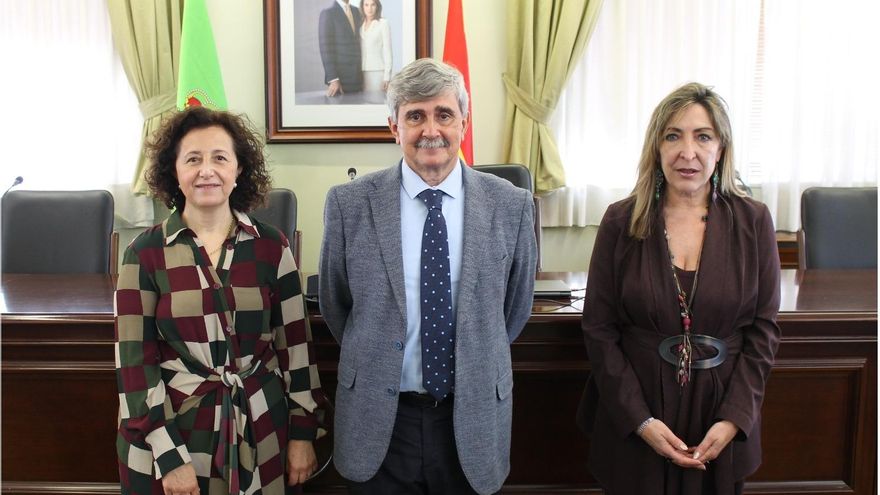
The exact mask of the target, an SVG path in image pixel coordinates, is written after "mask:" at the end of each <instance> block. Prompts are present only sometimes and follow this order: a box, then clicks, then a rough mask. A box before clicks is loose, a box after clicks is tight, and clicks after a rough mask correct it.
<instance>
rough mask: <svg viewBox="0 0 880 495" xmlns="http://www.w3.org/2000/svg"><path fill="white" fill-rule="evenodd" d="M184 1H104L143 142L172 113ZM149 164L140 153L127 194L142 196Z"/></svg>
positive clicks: (144, 190) (142, 153) (174, 100)
mask: <svg viewBox="0 0 880 495" xmlns="http://www.w3.org/2000/svg"><path fill="white" fill-rule="evenodd" d="M183 1H184V0H110V1H109V2H107V6H108V8H109V11H110V25H111V26H112V30H113V44H114V45H115V46H116V50H117V51H118V52H119V55H120V58H121V59H122V66H123V67H124V69H125V74H126V75H127V76H128V81H129V83H131V87H132V89H134V92H135V95H136V96H137V99H138V102H140V108H141V113H142V114H143V116H144V129H143V132H142V135H141V138H142V139H141V141H142V142H143V140H144V139H146V138H147V137H148V136H150V135H151V134H152V133H153V132H154V131H155V130H156V129H157V128H158V127H159V124H160V123H161V121H162V116H163V115H164V114H165V113H166V112H169V111H172V110H175V109H176V105H175V103H176V99H177V69H178V57H179V55H180V24H181V13H182V12H183ZM148 166H149V162H148V160H147V158H146V156H144V149H143V146H142V147H141V152H140V156H139V157H138V165H137V169H136V170H135V177H134V179H133V180H132V186H131V189H132V192H133V193H135V194H147V193H148V192H149V189H148V188H147V185H146V182H145V181H144V171H145V170H146V169H147V167H148Z"/></svg>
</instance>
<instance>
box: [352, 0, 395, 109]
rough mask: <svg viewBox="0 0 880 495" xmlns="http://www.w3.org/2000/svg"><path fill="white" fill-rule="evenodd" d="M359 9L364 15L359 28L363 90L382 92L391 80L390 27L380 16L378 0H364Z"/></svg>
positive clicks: (380, 7) (380, 3)
mask: <svg viewBox="0 0 880 495" xmlns="http://www.w3.org/2000/svg"><path fill="white" fill-rule="evenodd" d="M361 11H362V12H363V15H364V23H363V24H361V29H360V35H361V70H363V73H364V91H382V92H384V91H385V90H387V89H388V81H390V80H391V63H392V61H391V27H390V26H389V25H388V20H387V19H384V18H383V17H382V2H381V1H380V0H364V1H363V2H362V3H361Z"/></svg>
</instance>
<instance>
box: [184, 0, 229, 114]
mask: <svg viewBox="0 0 880 495" xmlns="http://www.w3.org/2000/svg"><path fill="white" fill-rule="evenodd" d="M180 38H181V40H180V70H179V72H178V75H177V109H178V110H183V109H184V108H186V107H191V106H197V105H201V106H204V107H207V108H212V109H214V110H226V109H227V108H228V107H227V105H226V93H225V92H224V91H223V76H222V75H221V74H220V62H218V61H217V48H216V47H215V46H214V33H213V31H212V30H211V19H210V18H209V17H208V9H207V7H205V0H186V3H185V4H184V7H183V27H182V28H181V34H180Z"/></svg>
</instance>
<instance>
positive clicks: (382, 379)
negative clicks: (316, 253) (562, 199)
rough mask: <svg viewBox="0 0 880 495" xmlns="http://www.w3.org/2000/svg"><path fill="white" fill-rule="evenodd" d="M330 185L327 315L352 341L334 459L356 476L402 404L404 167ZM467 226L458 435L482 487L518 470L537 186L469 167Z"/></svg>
mask: <svg viewBox="0 0 880 495" xmlns="http://www.w3.org/2000/svg"><path fill="white" fill-rule="evenodd" d="M401 166H406V165H404V164H403V163H402V162H401V163H399V164H398V165H395V166H393V167H390V168H388V169H385V170H382V171H379V172H376V173H373V174H369V175H366V176H364V177H362V178H359V179H357V180H355V181H352V182H349V183H346V184H344V185H340V186H336V187H334V188H332V189H331V190H330V191H329V192H328V193H327V202H326V205H325V212H324V242H323V246H322V249H321V263H320V279H319V280H320V305H321V313H322V314H323V315H324V318H325V320H326V322H327V325H328V326H329V327H330V331H331V332H332V333H333V336H334V337H335V338H336V340H337V341H338V342H339V344H340V347H341V349H342V352H341V355H340V357H339V376H338V378H339V385H338V387H337V390H336V421H335V425H334V426H335V432H334V437H335V445H334V457H333V459H334V462H335V464H336V468H337V470H338V471H339V473H340V474H342V476H344V477H346V478H348V479H350V480H353V481H366V480H368V479H370V478H371V477H373V475H375V474H376V472H377V471H378V470H379V466H380V465H381V464H382V461H383V460H384V459H385V454H386V452H387V450H388V445H389V442H390V440H391V431H392V428H393V427H394V421H395V416H396V413H397V395H398V388H399V386H400V375H401V369H402V366H403V350H402V349H399V348H398V345H397V344H398V343H399V342H404V341H405V338H404V336H405V334H406V296H405V290H404V280H403V261H402V254H401V233H400V180H401V179H400V177H401V175H400V174H401V172H400V170H401V169H400V167H401ZM462 179H463V184H464V191H465V194H464V211H465V213H464V234H463V237H464V238H463V246H462V264H461V278H460V282H459V287H458V296H457V297H458V306H457V313H456V342H455V382H456V383H455V402H454V424H455V442H456V445H457V448H458V455H459V458H460V460H461V465H462V468H463V470H464V473H465V475H466V476H467V479H468V481H469V482H470V484H471V486H473V488H474V489H475V490H476V491H477V492H479V493H492V492H495V491H498V490H499V489H500V488H501V485H502V483H503V482H504V480H505V478H506V477H507V474H508V473H509V471H510V459H509V453H510V430H511V403H512V397H511V392H512V390H513V375H512V372H511V366H510V343H511V342H513V340H514V339H515V338H516V337H517V336H518V335H519V333H520V332H521V331H522V328H523V326H524V325H525V323H526V321H527V320H528V318H529V314H530V312H531V307H532V293H533V288H534V278H535V262H536V260H535V256H536V245H535V232H534V205H533V202H532V198H531V194H530V193H529V192H528V191H526V190H524V189H519V188H516V187H514V186H513V185H512V184H510V183H509V182H507V181H506V180H504V179H499V178H498V177H495V176H492V175H489V174H485V173H481V172H476V171H474V170H472V169H470V168H468V167H463V177H462Z"/></svg>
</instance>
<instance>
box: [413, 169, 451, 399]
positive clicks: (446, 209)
mask: <svg viewBox="0 0 880 495" xmlns="http://www.w3.org/2000/svg"><path fill="white" fill-rule="evenodd" d="M462 166H463V165H461V163H459V165H458V166H457V167H455V168H454V169H453V170H452V172H450V173H449V175H448V176H447V177H446V180H444V181H443V182H441V183H440V184H439V185H438V186H437V187H434V188H431V186H429V185H428V184H426V183H425V181H423V180H422V178H421V177H419V176H418V174H416V173H415V172H413V170H412V169H411V168H409V166H408V165H407V164H406V162H405V161H403V160H401V162H400V168H401V174H400V175H401V181H400V241H401V247H402V250H403V280H404V284H405V286H406V342H405V345H404V348H403V373H402V374H401V377H400V391H401V392H420V393H425V392H426V391H425V388H424V386H423V385H422V341H421V337H420V335H419V322H420V321H421V304H419V279H420V278H421V266H420V264H421V253H422V230H423V228H424V226H425V219H426V218H428V209H427V208H425V204H424V203H423V202H422V201H421V200H420V199H419V198H417V197H416V196H417V195H418V194H419V193H420V192H422V191H424V190H425V189H429V188H430V189H439V190H441V191H443V193H444V194H445V196H444V197H443V217H444V218H445V219H446V232H447V234H448V240H449V269H450V277H451V279H452V314H453V315H454V314H455V310H456V308H457V307H458V305H457V301H458V299H457V293H458V280H459V277H460V275H461V248H462V235H463V232H464V186H463V184H462V172H461V167H462Z"/></svg>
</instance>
